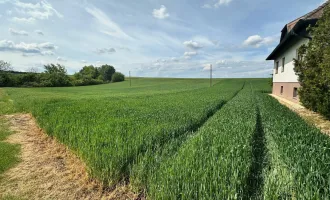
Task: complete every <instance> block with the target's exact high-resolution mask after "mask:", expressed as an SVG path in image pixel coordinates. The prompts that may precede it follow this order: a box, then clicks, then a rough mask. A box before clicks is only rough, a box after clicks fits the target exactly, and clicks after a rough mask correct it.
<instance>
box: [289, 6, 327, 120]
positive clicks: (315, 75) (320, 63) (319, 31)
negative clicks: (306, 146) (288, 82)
mask: <svg viewBox="0 0 330 200" xmlns="http://www.w3.org/2000/svg"><path fill="white" fill-rule="evenodd" d="M309 30H310V34H311V36H312V38H313V39H312V40H311V41H310V42H309V43H308V44H307V45H303V46H301V47H300V49H299V50H298V55H299V56H298V58H297V59H295V68H294V69H295V72H296V74H297V75H298V78H299V82H300V83H301V86H302V87H301V88H300V89H299V96H300V101H301V102H302V104H303V105H304V106H305V107H306V108H309V109H311V110H313V111H316V112H319V113H321V114H323V115H324V116H325V117H327V118H328V119H330V32H329V30H330V7H329V6H327V8H326V9H325V11H324V13H323V16H322V17H321V19H319V21H318V22H317V25H316V26H315V27H313V28H309Z"/></svg>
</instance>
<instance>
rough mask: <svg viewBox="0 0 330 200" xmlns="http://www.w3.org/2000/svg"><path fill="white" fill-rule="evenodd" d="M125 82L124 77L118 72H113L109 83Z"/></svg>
mask: <svg viewBox="0 0 330 200" xmlns="http://www.w3.org/2000/svg"><path fill="white" fill-rule="evenodd" d="M124 80H125V75H124V74H122V73H120V72H115V73H114V74H113V75H112V78H111V82H113V83H114V82H121V81H124Z"/></svg>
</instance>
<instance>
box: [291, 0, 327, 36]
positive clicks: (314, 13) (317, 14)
mask: <svg viewBox="0 0 330 200" xmlns="http://www.w3.org/2000/svg"><path fill="white" fill-rule="evenodd" d="M328 4H330V1H327V2H325V3H324V4H322V5H321V6H319V7H318V8H316V9H315V10H313V11H311V12H309V13H307V14H306V15H304V16H301V17H299V18H297V19H295V20H293V21H292V22H290V23H288V24H287V29H288V32H289V31H290V30H291V29H292V28H293V27H294V26H295V25H296V23H297V22H298V21H299V20H300V19H319V18H321V16H322V14H323V12H324V8H325V7H326V6H327V5H328Z"/></svg>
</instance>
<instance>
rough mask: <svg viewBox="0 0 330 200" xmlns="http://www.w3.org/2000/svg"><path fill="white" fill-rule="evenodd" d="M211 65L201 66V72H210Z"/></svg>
mask: <svg viewBox="0 0 330 200" xmlns="http://www.w3.org/2000/svg"><path fill="white" fill-rule="evenodd" d="M211 65H212V64H204V65H203V71H210V70H211Z"/></svg>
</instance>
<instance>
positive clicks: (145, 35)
mask: <svg viewBox="0 0 330 200" xmlns="http://www.w3.org/2000/svg"><path fill="white" fill-rule="evenodd" d="M323 2H324V0H276V1H275V0H138V1H137V0H90V1H88V0H70V1H69V0H29V1H27V0H0V26H1V29H0V60H4V61H7V62H10V63H11V65H12V67H13V68H14V70H17V71H38V72H42V71H43V66H44V65H45V64H49V63H59V64H61V65H64V66H65V67H66V69H67V71H68V73H69V74H73V73H75V72H77V71H79V70H80V69H81V68H82V67H83V66H85V65H94V66H100V65H102V64H109V65H113V66H114V67H115V68H116V70H117V71H120V72H122V73H124V74H125V75H126V76H127V75H128V74H129V71H131V75H132V76H139V77H183V78H192V77H195V78H207V77H209V76H210V66H211V65H212V75H213V77H219V78H226V77H237V78H238V77H269V76H270V74H271V73H272V68H273V62H272V61H265V59H266V57H267V56H268V55H269V54H270V53H271V51H272V50H273V49H274V48H275V47H276V45H277V44H278V43H279V37H280V32H281V30H282V28H283V27H284V26H285V24H287V23H289V22H290V21H292V20H294V19H296V18H298V17H300V16H302V15H304V14H306V13H308V12H310V11H311V10H313V9H315V8H316V7H318V6H319V5H321V4H322V3H323Z"/></svg>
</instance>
